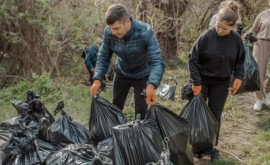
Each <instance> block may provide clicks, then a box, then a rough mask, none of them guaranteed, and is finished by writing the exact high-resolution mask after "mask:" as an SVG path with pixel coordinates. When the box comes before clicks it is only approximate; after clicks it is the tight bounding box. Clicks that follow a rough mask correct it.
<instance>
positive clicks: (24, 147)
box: [4, 125, 35, 155]
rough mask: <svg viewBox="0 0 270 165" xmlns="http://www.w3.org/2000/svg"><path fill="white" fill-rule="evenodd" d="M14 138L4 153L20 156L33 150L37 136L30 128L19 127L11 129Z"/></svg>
mask: <svg viewBox="0 0 270 165" xmlns="http://www.w3.org/2000/svg"><path fill="white" fill-rule="evenodd" d="M10 132H11V133H12V138H11V139H10V140H9V141H8V143H7V144H6V146H5V149H4V152H5V153H8V154H11V155H19V154H23V153H25V152H27V151H28V150H30V149H31V148H32V143H33V142H34V138H35V134H34V132H33V131H32V129H30V128H29V127H26V126H23V125H19V126H16V127H12V128H10Z"/></svg>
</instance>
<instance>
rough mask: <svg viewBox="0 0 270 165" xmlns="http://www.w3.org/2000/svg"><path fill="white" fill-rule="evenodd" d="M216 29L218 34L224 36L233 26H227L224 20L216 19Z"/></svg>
mask: <svg viewBox="0 0 270 165" xmlns="http://www.w3.org/2000/svg"><path fill="white" fill-rule="evenodd" d="M216 30H217V33H218V35H219V36H225V35H227V34H229V33H230V32H231V30H233V26H229V25H227V24H226V23H225V21H218V20H217V21H216Z"/></svg>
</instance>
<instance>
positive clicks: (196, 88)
mask: <svg viewBox="0 0 270 165" xmlns="http://www.w3.org/2000/svg"><path fill="white" fill-rule="evenodd" d="M192 91H193V93H194V96H197V95H198V94H200V93H201V91H202V86H201V85H199V86H194V85H192Z"/></svg>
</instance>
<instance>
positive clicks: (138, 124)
mask: <svg viewBox="0 0 270 165" xmlns="http://www.w3.org/2000/svg"><path fill="white" fill-rule="evenodd" d="M162 150H163V147H162V142H161V135H160V132H159V129H158V126H157V123H156V122H155V121H153V120H143V121H139V120H136V121H135V122H130V123H127V124H123V125H118V126H115V127H113V164H117V165H127V164H128V165H139V164H146V163H148V162H157V161H158V160H159V159H160V154H161V152H162Z"/></svg>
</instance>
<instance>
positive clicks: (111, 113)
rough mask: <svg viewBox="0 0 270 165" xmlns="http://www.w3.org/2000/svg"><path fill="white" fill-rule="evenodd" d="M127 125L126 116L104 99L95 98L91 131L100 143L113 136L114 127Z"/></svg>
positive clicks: (90, 125)
mask: <svg viewBox="0 0 270 165" xmlns="http://www.w3.org/2000/svg"><path fill="white" fill-rule="evenodd" d="M125 123H126V114H123V113H122V111H121V110H120V109H119V108H118V107H116V106H115V105H114V104H112V103H110V102H108V101H107V100H105V99H103V98H102V97H98V96H96V97H93V99H92V105H91V114H90V118H89V129H90V131H91V132H92V133H93V135H94V137H95V141H97V142H100V141H102V140H104V139H107V138H109V137H111V136H112V127H114V126H116V125H121V124H125Z"/></svg>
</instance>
